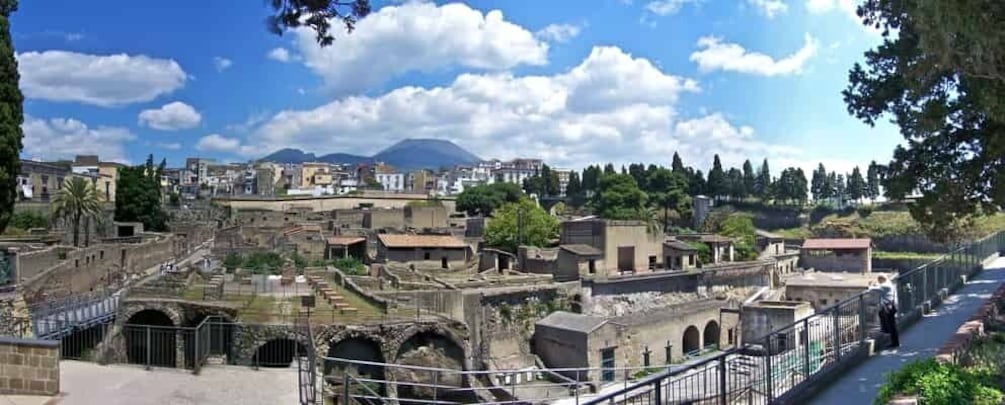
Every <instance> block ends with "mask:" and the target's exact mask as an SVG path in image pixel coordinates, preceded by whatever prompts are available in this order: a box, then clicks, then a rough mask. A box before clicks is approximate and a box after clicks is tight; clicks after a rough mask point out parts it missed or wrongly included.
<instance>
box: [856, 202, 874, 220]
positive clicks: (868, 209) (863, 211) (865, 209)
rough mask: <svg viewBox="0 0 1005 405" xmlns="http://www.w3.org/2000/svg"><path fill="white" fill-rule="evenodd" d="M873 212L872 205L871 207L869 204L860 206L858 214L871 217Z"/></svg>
mask: <svg viewBox="0 0 1005 405" xmlns="http://www.w3.org/2000/svg"><path fill="white" fill-rule="evenodd" d="M871 214H872V207H870V206H868V205H863V206H861V207H858V216H860V217H862V218H869V215H871Z"/></svg>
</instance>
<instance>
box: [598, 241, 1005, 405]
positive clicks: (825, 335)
mask: <svg viewBox="0 0 1005 405" xmlns="http://www.w3.org/2000/svg"><path fill="white" fill-rule="evenodd" d="M1002 249H1005V231H1002V232H998V233H996V234H994V235H991V236H989V237H987V238H984V239H981V240H979V241H977V242H975V243H972V244H970V245H967V246H964V247H960V248H957V249H954V250H952V251H951V252H949V253H947V254H945V255H943V256H940V257H939V258H937V259H935V260H933V261H931V262H929V263H926V264H924V265H921V266H919V267H917V268H915V269H912V270H910V271H907V272H904V273H901V274H900V275H898V276H897V277H896V278H895V279H894V282H895V283H896V285H897V290H898V293H899V294H898V311H899V315H900V316H901V319H900V322H904V321H905V320H907V319H909V318H910V317H911V316H913V315H915V314H916V313H918V312H919V311H920V310H921V309H920V307H921V306H922V305H923V304H926V303H927V304H929V305H930V304H935V303H938V302H940V301H941V299H942V297H943V296H944V295H946V294H948V293H949V292H950V291H953V290H955V289H956V288H958V287H959V286H961V285H962V284H963V283H964V277H970V276H972V275H973V274H974V273H976V272H977V271H979V270H980V267H981V264H982V262H983V260H985V259H986V258H988V257H990V256H992V255H994V254H995V253H998V252H1000V251H1001V250H1002ZM878 310H879V305H878V297H877V296H876V295H875V294H873V292H872V291H868V290H867V291H863V292H861V293H859V294H856V295H855V296H853V297H851V298H848V299H846V300H844V301H841V302H838V303H837V304H834V305H832V306H830V307H827V308H824V309H821V310H819V311H817V313H816V314H814V315H812V316H810V317H807V318H804V319H802V320H800V321H797V322H795V323H793V324H790V325H787V326H785V327H782V328H780V329H777V330H775V331H773V332H771V333H770V334H768V336H765V337H764V338H762V339H758V340H756V341H754V342H744V345H743V346H742V347H739V348H737V349H733V350H730V351H727V352H725V353H722V354H720V355H718V356H715V357H713V358H710V359H708V360H705V361H702V362H700V363H697V364H693V365H691V366H690V367H686V368H683V369H677V370H671V371H668V372H665V373H661V374H658V375H654V376H651V377H648V378H646V379H643V380H642V381H640V382H638V383H636V384H634V385H632V386H630V387H625V388H624V389H620V390H616V391H613V392H609V393H603V394H601V395H598V396H596V397H594V398H590V399H588V400H586V401H584V402H583V403H587V404H599V403H612V404H613V403H632V404H662V403H690V402H704V401H714V402H716V403H723V404H725V403H736V402H742V403H748V404H769V403H773V402H774V401H775V400H777V399H778V398H780V397H781V396H782V395H784V394H785V393H786V392H788V391H790V390H791V389H792V388H794V387H797V386H799V385H800V384H804V383H812V378H813V377H814V376H815V375H817V374H819V373H821V372H823V371H826V370H828V369H829V368H830V367H832V366H834V365H837V364H839V363H842V362H848V361H858V359H860V357H858V356H854V354H856V353H858V351H859V350H864V349H865V348H866V347H865V345H866V344H867V339H868V338H870V337H871V336H872V335H873V334H874V333H875V332H877V330H878V329H879V328H878V327H879V322H878Z"/></svg>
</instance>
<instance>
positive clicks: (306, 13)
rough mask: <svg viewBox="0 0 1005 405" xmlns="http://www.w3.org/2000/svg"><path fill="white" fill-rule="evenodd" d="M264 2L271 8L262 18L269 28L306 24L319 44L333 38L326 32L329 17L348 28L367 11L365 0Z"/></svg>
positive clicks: (278, 31)
mask: <svg viewBox="0 0 1005 405" xmlns="http://www.w3.org/2000/svg"><path fill="white" fill-rule="evenodd" d="M268 3H269V4H270V5H272V9H273V10H274V11H275V14H274V15H271V16H269V17H268V18H267V19H266V20H265V24H266V28H267V29H268V30H269V32H272V33H273V34H276V35H283V33H284V32H286V30H287V29H291V28H297V27H307V28H310V29H311V30H312V31H314V33H315V35H316V40H317V41H318V44H319V45H321V46H322V47H325V46H329V45H331V44H332V43H333V42H334V41H335V37H334V36H333V35H332V34H331V33H330V29H331V23H332V22H333V21H336V22H341V23H342V24H344V25H345V28H346V30H347V31H348V32H352V30H353V29H354V28H355V26H356V21H358V20H359V19H361V18H363V17H366V16H367V15H368V14H370V1H369V0H269V2H268Z"/></svg>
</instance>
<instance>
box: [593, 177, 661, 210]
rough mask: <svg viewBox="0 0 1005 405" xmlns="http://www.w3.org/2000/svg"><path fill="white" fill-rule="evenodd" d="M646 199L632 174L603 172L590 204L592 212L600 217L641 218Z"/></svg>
mask: <svg viewBox="0 0 1005 405" xmlns="http://www.w3.org/2000/svg"><path fill="white" fill-rule="evenodd" d="M648 199H649V197H648V196H647V195H646V193H645V192H644V191H642V190H641V189H640V188H639V185H638V183H637V182H636V181H635V179H634V178H633V177H632V176H630V175H627V174H605V175H603V176H601V177H600V179H599V182H598V184H597V193H596V194H594V196H593V201H592V204H593V210H594V212H595V213H596V214H597V215H600V217H601V218H606V219H615V220H618V219H620V220H628V219H641V218H640V214H641V213H643V211H644V210H645V209H646V206H647V205H646V204H647V202H648Z"/></svg>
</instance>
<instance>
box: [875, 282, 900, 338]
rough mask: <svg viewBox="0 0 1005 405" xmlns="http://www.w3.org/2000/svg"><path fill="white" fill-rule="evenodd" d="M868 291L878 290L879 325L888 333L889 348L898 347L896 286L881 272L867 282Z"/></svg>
mask: <svg viewBox="0 0 1005 405" xmlns="http://www.w3.org/2000/svg"><path fill="white" fill-rule="evenodd" d="M869 291H879V327H880V329H881V330H882V331H883V333H886V334H889V335H890V346H889V348H891V349H894V348H897V347H900V334H899V333H897V286H895V285H893V283H892V282H890V280H888V279H887V278H886V276H884V275H882V274H881V275H879V277H876V281H874V282H872V283H870V284H869Z"/></svg>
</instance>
